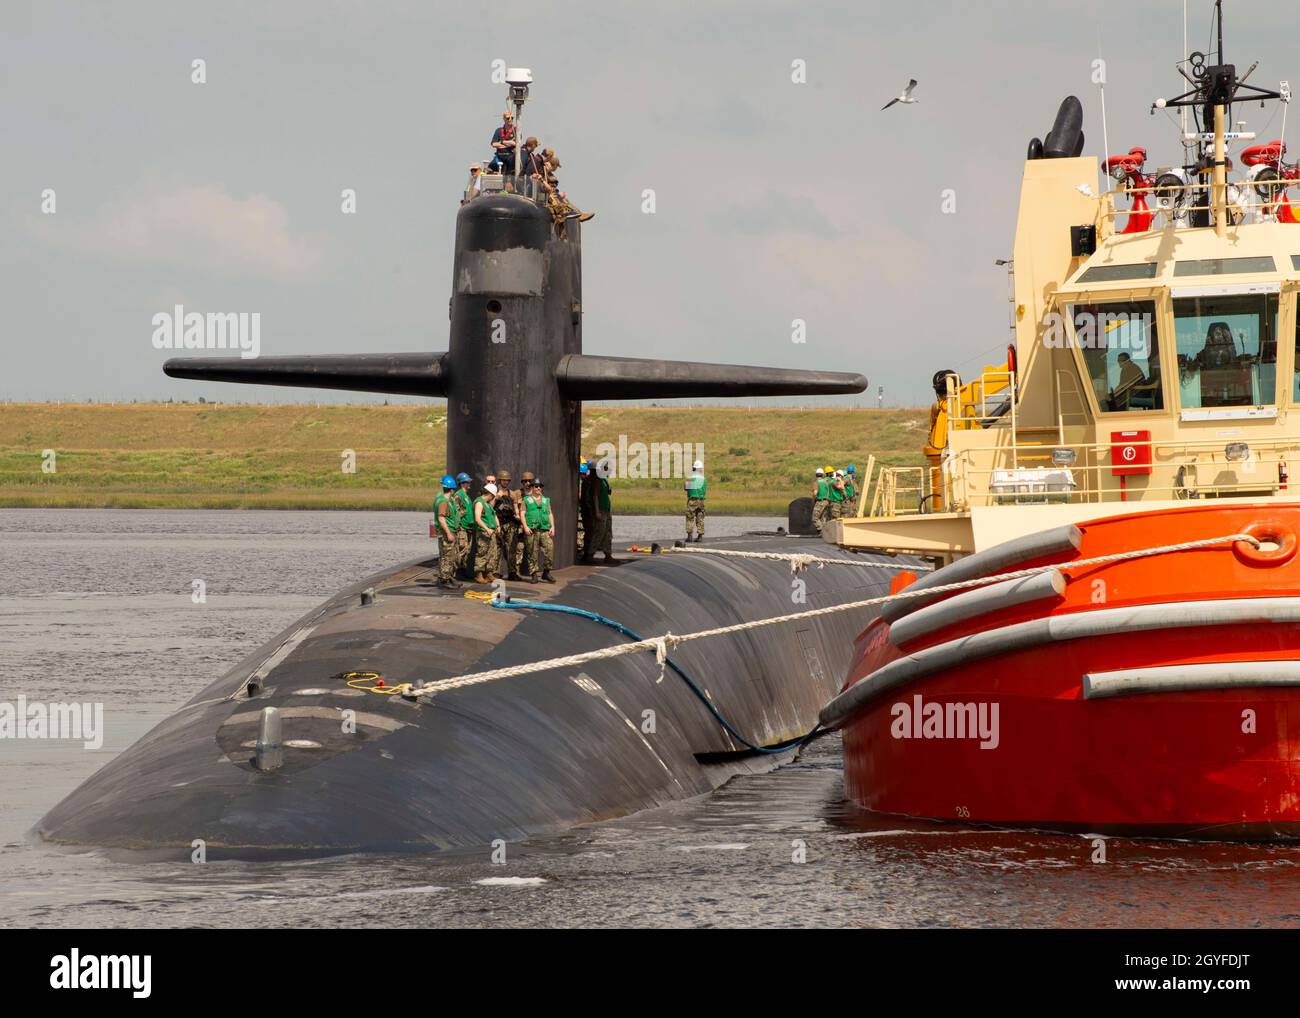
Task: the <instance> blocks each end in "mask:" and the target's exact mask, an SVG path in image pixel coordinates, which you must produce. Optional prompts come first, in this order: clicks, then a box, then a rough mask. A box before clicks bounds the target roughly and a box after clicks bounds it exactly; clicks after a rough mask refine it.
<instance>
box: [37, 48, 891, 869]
mask: <svg viewBox="0 0 1300 1018" xmlns="http://www.w3.org/2000/svg"><path fill="white" fill-rule="evenodd" d="M508 76H509V82H510V101H512V102H514V104H515V110H516V123H520V122H521V120H522V112H523V104H524V102H525V101H526V99H527V97H528V84H529V82H531V74H530V73H529V72H527V71H523V70H513V71H511V72H509V75H508ZM482 179H483V181H484V184H483V190H482V193H478V192H475V191H467V192H466V195H465V196H464V198H463V200H462V204H461V207H460V209H459V212H458V213H457V215H456V223H455V253H454V266H453V274H452V285H451V298H450V304H449V317H450V326H449V343H448V349H447V350H446V351H443V352H432V353H393V354H383V353H362V354H355V355H332V356H281V357H260V358H255V359H240V358H207V357H189V356H187V357H182V358H175V359H172V360H169V361H167V362H166V364H165V365H164V370H165V372H166V374H167V375H169V376H171V377H173V378H178V379H198V380H202V381H207V382H210V381H224V382H236V383H241V382H242V383H258V384H274V385H286V386H306V387H312V388H331V389H343V390H351V391H363V392H373V393H387V394H397V395H413V396H427V397H437V398H445V399H446V401H447V410H448V412H447V447H446V456H447V459H446V462H447V465H448V469H449V470H451V471H452V472H457V471H467V472H469V473H470V474H472V475H473V476H474V477H475V479H476V481H481V479H482V477H483V476H484V475H485V474H486V473H490V472H493V471H497V470H502V469H510V470H512V471H513V472H514V476H516V477H517V476H519V475H520V473H521V472H522V471H524V470H532V471H534V472H535V473H536V474H537V476H539V477H542V478H545V479H547V480H548V481H549V482H550V484H549V493H550V495H551V499H552V504H553V508H554V512H555V520H556V537H555V564H554V565H555V568H554V569H553V571H552V572H553V575H554V577H555V579H556V581H557V582H556V583H555V584H554V585H553V586H547V587H544V588H540V592H539V588H538V587H534V586H529V587H527V592H526V594H525V593H524V588H515V587H507V588H506V590H505V591H504V592H500V591H498V594H497V596H496V597H495V598H494V599H493V600H490V601H489V600H486V599H485V598H484V597H482V596H480V597H474V596H465V592H464V591H461V590H448V589H444V588H440V587H438V586H436V585H435V581H436V578H437V572H436V559H433V558H429V557H422V558H420V559H417V560H415V561H411V562H406V563H404V564H400V565H397V566H395V567H393V568H390V569H387V570H385V571H383V572H380V573H378V574H376V575H373V576H369V577H365V578H363V579H361V580H359V581H358V582H357V583H356V584H354V585H353V586H351V587H349V588H348V589H346V590H343V591H341V592H340V593H338V594H336V595H335V596H334V597H332V598H330V599H329V600H328V601H326V602H325V603H324V604H322V605H320V606H319V607H318V608H316V609H314V610H313V611H311V612H309V613H308V614H307V615H305V616H304V617H302V618H301V619H299V620H298V621H296V622H295V623H293V624H292V625H291V626H289V628H288V629H286V630H285V631H284V632H282V633H280V634H278V635H277V636H275V637H274V638H273V639H271V640H270V641H268V642H267V643H265V644H263V645H262V646H260V647H258V648H257V649H255V650H253V651H252V652H251V653H249V654H248V655H247V656H246V657H245V658H244V659H242V660H241V661H239V662H238V663H236V664H235V665H234V666H233V667H232V668H231V669H230V670H229V671H227V672H225V674H223V675H221V676H220V677H219V678H216V679H215V680H214V681H213V682H211V683H210V684H209V685H208V686H206V688H204V689H202V690H201V691H200V692H199V693H198V694H197V695H195V696H194V697H193V698H192V699H191V700H189V702H187V703H185V704H184V705H183V706H181V707H180V708H179V709H178V710H177V711H176V712H175V713H174V714H173V715H172V716H170V717H168V718H167V719H165V720H164V721H162V722H161V723H160V724H159V725H157V726H156V727H155V728H154V729H152V730H151V731H150V732H148V733H147V734H145V735H144V736H143V737H141V738H140V739H139V741H138V742H136V743H135V744H134V745H132V746H131V747H129V748H128V749H127V750H125V751H124V752H122V753H121V754H119V755H118V756H117V757H115V758H114V759H112V760H111V761H109V762H108V763H107V764H105V765H104V766H103V767H102V768H101V769H100V770H99V771H97V772H96V773H95V774H93V775H92V776H91V777H90V778H89V779H87V780H86V781H85V782H84V783H83V784H82V785H81V786H80V787H79V788H77V789H76V790H75V791H73V792H72V793H71V794H70V795H68V796H67V797H66V798H65V799H64V800H63V801H61V802H60V803H58V804H57V805H56V806H55V807H54V808H53V809H51V810H50V812H49V813H48V814H47V815H46V816H45V817H44V818H43V819H42V820H41V821H40V822H39V823H38V824H37V827H36V828H35V830H34V834H35V835H36V836H37V837H38V838H39V839H42V840H43V841H44V842H46V843H48V844H50V845H52V846H57V847H64V848H69V849H74V850H75V849H98V850H105V851H108V852H109V853H111V854H114V855H115V856H123V857H126V858H147V859H157V858H183V857H186V856H189V855H190V853H191V851H192V849H193V846H194V844H195V843H196V842H197V841H201V842H202V843H203V844H204V846H205V849H206V854H207V858H208V859H209V860H217V859H262V858H289V857H304V856H328V855H338V854H345V853H354V852H391V851H403V852H430V851H450V850H459V849H472V848H483V847H486V846H489V845H491V844H492V843H494V842H497V841H499V840H504V841H513V840H520V839H523V838H527V837H530V836H536V835H539V834H546V833H554V832H557V831H561V830H565V829H568V828H571V827H574V826H577V825H580V824H584V823H590V822H593V821H598V820H603V819H609V818H613V817H618V816H623V815H626V814H629V813H632V812H636V811H638V810H642V809H646V808H650V807H654V806H658V805H662V804H665V803H668V802H671V801H674V800H679V799H683V798H688V797H693V796H697V795H702V794H705V793H707V792H709V791H711V790H712V789H714V788H716V787H718V786H719V785H721V784H722V783H723V782H725V781H726V780H728V779H729V778H730V777H732V776H733V775H735V774H737V773H741V772H745V771H753V770H758V769H767V768H770V767H772V766H775V765H776V764H777V763H779V762H781V761H783V760H788V759H789V758H790V756H791V755H792V754H793V753H795V752H796V751H797V749H798V747H799V746H800V745H801V744H802V741H801V740H803V739H804V738H805V736H806V735H807V734H808V733H809V732H810V731H811V730H813V729H814V726H815V725H816V723H817V715H818V711H819V710H820V709H821V707H822V705H823V704H825V703H826V702H827V701H828V700H829V699H831V698H832V697H833V696H834V695H835V694H836V693H837V692H838V691H839V689H840V686H841V682H842V679H843V676H844V675H845V674H846V673H847V670H848V668H849V665H850V661H851V657H852V653H853V646H854V639H855V637H856V636H857V634H858V633H859V632H860V631H861V629H862V627H863V625H864V624H865V622H866V621H867V619H866V618H865V617H864V616H866V615H867V612H866V611H863V612H840V613H837V614H831V615H826V616H822V617H818V618H814V619H807V620H800V621H797V622H792V623H790V624H783V625H773V626H768V627H766V628H762V629H756V630H752V631H746V632H736V633H730V634H726V635H720V636H717V637H716V638H711V639H704V640H698V641H694V642H691V643H689V644H683V645H681V646H679V647H676V648H675V649H674V650H673V651H672V653H671V656H670V658H669V661H668V664H669V665H670V666H671V667H670V668H669V669H664V668H663V667H662V666H661V665H660V664H659V663H657V661H656V655H655V654H654V653H639V652H638V653H635V654H627V655H624V656H619V657H610V658H606V659H600V660H594V661H590V662H587V663H585V664H584V665H582V666H581V667H569V668H563V667H558V668H551V669H548V670H543V671H535V672H532V673H529V674H523V675H517V676H511V677H507V678H503V679H501V680H499V681H492V682H482V683H478V684H473V685H467V686H465V687H464V688H455V689H450V690H448V691H446V692H440V693H438V694H437V695H432V696H413V695H408V694H409V691H410V690H411V689H412V688H417V687H423V688H425V689H428V688H431V686H432V687H436V684H437V683H439V682H444V681H446V680H451V679H455V678H458V677H466V676H473V675H475V674H477V673H482V672H485V671H490V670H494V669H500V668H505V667H509V666H513V665H521V664H527V663H530V662H539V661H544V660H546V659H550V658H555V657H557V656H561V655H568V654H574V653H578V652H582V651H590V650H598V649H601V648H607V647H613V646H616V645H618V644H625V643H627V642H628V641H629V639H631V638H634V637H636V636H637V635H638V634H639V635H640V636H643V637H655V636H659V635H662V634H665V633H689V632H693V631H697V630H701V629H705V628H712V627H725V626H732V625H735V624H737V623H743V622H746V621H750V620H756V619H763V618H774V617H777V616H782V615H787V614H791V613H793V612H796V611H801V610H807V609H812V608H817V607H823V606H830V605H836V604H842V603H847V602H850V601H856V600H861V599H864V598H869V597H874V596H879V595H881V594H883V593H886V592H887V588H888V586H889V582H890V575H891V573H890V571H889V570H888V569H886V568H875V569H873V568H866V569H862V568H858V569H854V568H844V569H838V568H823V569H814V570H809V571H808V572H805V573H804V574H802V576H801V577H798V578H794V579H792V576H791V568H790V563H789V562H788V561H782V560H779V559H763V558H749V557H740V556H727V555H717V554H708V553H707V551H708V550H710V549H717V550H721V551H727V550H731V551H750V552H755V551H756V552H776V553H784V554H790V553H795V552H806V551H807V550H808V549H809V545H810V543H814V540H815V539H810V538H808V537H806V536H804V537H800V536H794V535H791V534H789V533H784V532H782V531H777V532H775V533H765V534H749V535H745V536H740V537H735V538H729V539H711V540H710V542H709V544H708V545H707V547H706V553H703V554H673V553H671V551H670V553H667V554H665V553H657V554H638V553H633V554H632V555H631V556H630V557H628V558H625V559H624V561H623V563H622V564H621V565H620V566H619V567H618V568H610V567H608V566H603V565H601V566H588V565H583V564H581V563H577V562H575V530H576V516H577V480H578V474H577V464H578V460H579V453H580V449H579V442H580V437H581V414H582V403H583V401H585V400H622V399H647V398H673V397H699V398H704V397H751V396H774V395H808V394H834V393H856V392H861V391H862V390H863V389H864V388H865V387H866V385H867V380H866V378H864V377H863V376H862V375H860V374H855V373H844V372H825V371H813V370H786V369H777V368H765V367H752V366H736V365H723V364H703V363H693V362H683V361H670V360H660V359H642V358H628V357H608V356H598V355H591V354H586V353H584V352H583V348H582V347H583V344H582V317H583V316H582V228H583V224H582V223H580V222H578V221H576V220H574V219H569V220H567V221H566V220H563V219H562V218H560V217H556V216H553V215H552V210H551V209H549V208H548V206H547V203H546V201H545V200H544V196H542V195H540V194H538V193H535V189H534V188H533V187H531V186H530V182H529V181H527V180H526V179H524V178H522V177H521V176H519V175H518V173H517V170H516V175H515V176H514V177H511V176H510V175H509V174H496V175H489V174H484V175H482ZM503 326H504V328H503ZM502 333H504V337H505V341H504V342H501V341H497V340H499V338H500V336H501V335H502ZM524 406H526V407H527V415H528V426H527V427H518V420H519V414H520V412H521V408H522V407H524ZM706 462H707V461H706ZM430 480H431V484H436V480H437V479H436V478H431V479H430ZM615 497H616V498H617V487H616V488H615ZM616 507H617V506H616ZM815 543H816V548H815V551H816V554H817V555H819V556H822V557H826V558H840V559H846V560H853V561H862V560H874V561H879V562H882V563H889V562H892V561H894V560H892V559H891V558H890V557H889V556H888V555H886V554H883V553H863V552H854V551H851V550H846V549H842V548H838V547H836V546H834V545H830V544H822V543H820V542H815ZM691 551H692V552H694V551H695V549H694V548H692V549H691ZM621 554H622V553H621ZM897 563H898V567H899V568H904V567H905V565H906V563H905V562H904V561H903V560H901V559H900V560H897ZM800 584H802V585H804V586H803V587H802V589H801V593H802V595H803V596H802V597H801V598H797V599H796V598H795V597H794V595H793V594H792V591H793V590H794V588H795V587H796V586H798V585H800ZM480 590H481V588H480ZM548 609H558V610H548ZM602 623H604V624H602Z"/></svg>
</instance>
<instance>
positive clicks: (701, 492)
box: [683, 460, 708, 544]
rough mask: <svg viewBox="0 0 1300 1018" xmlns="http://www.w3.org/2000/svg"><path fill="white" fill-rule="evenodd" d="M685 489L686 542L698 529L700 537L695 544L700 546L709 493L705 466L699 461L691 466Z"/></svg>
mask: <svg viewBox="0 0 1300 1018" xmlns="http://www.w3.org/2000/svg"><path fill="white" fill-rule="evenodd" d="M683 487H685V489H686V540H687V541H690V540H691V538H692V537H693V536H694V534H695V531H696V529H697V528H698V530H699V532H700V536H699V537H696V538H695V543H696V544H699V543H700V542H701V541H703V540H704V496H705V493H706V492H707V491H708V482H706V481H705V480H704V464H703V463H701V462H700V461H699V460H696V461H695V462H694V463H693V464H692V465H691V475H690V476H689V477H688V478H686V482H685V484H684V485H683Z"/></svg>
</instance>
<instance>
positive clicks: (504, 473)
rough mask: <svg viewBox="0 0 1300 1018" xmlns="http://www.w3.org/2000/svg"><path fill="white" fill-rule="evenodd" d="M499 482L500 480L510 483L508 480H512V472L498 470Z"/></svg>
mask: <svg viewBox="0 0 1300 1018" xmlns="http://www.w3.org/2000/svg"><path fill="white" fill-rule="evenodd" d="M497 480H498V481H508V480H510V471H509V470H498V471H497Z"/></svg>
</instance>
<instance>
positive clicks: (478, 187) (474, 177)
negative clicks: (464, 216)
mask: <svg viewBox="0 0 1300 1018" xmlns="http://www.w3.org/2000/svg"><path fill="white" fill-rule="evenodd" d="M482 193H483V167H482V166H480V165H479V164H478V163H470V164H469V186H468V187H467V188H465V199H464V201H462V202H461V204H462V205H463V204H464V203H465V202H466V201H469V199H470V198H477V197H478V196H479V195H481V194H482Z"/></svg>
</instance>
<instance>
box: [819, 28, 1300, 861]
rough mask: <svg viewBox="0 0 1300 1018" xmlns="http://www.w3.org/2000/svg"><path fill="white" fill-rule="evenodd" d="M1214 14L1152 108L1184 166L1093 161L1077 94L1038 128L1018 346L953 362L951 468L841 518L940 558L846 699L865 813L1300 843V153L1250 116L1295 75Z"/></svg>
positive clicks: (938, 422) (942, 428) (886, 546)
mask: <svg viewBox="0 0 1300 1018" xmlns="http://www.w3.org/2000/svg"><path fill="white" fill-rule="evenodd" d="M1215 6H1216V12H1215V13H1216V17H1217V22H1218V54H1217V57H1216V58H1215V59H1207V58H1206V56H1205V54H1203V53H1199V52H1194V53H1192V54H1190V55H1189V56H1188V57H1187V59H1186V60H1185V61H1183V62H1182V63H1180V65H1179V71H1180V73H1181V74H1182V75H1183V77H1184V78H1185V79H1187V81H1188V82H1189V83H1190V84H1191V86H1192V87H1191V90H1190V91H1188V92H1186V93H1185V94H1183V95H1180V96H1178V97H1176V98H1174V99H1158V100H1156V102H1155V103H1154V104H1153V107H1152V109H1153V112H1154V111H1158V110H1171V111H1172V110H1177V111H1179V113H1180V114H1181V115H1182V117H1183V130H1182V138H1181V141H1182V143H1183V157H1182V161H1181V164H1180V165H1177V166H1170V167H1159V168H1150V167H1149V166H1148V158H1147V150H1146V149H1145V148H1143V147H1134V148H1132V149H1130V150H1129V151H1128V152H1126V153H1124V154H1122V155H1118V156H1115V155H1108V156H1107V157H1106V158H1105V159H1104V161H1102V162H1100V163H1099V161H1098V159H1097V158H1096V157H1095V156H1085V155H1081V154H1080V153H1081V152H1082V150H1083V144H1084V139H1083V134H1082V130H1081V125H1082V106H1081V105H1080V103H1079V101H1078V99H1077V98H1075V97H1073V96H1072V97H1069V98H1067V99H1066V100H1065V102H1064V103H1062V104H1061V108H1060V111H1059V113H1058V115H1057V118H1056V121H1055V123H1054V125H1053V127H1052V130H1051V131H1050V132H1049V133H1048V134H1047V135H1046V137H1045V138H1043V139H1042V140H1041V141H1040V140H1039V139H1037V138H1035V139H1034V140H1032V141H1031V142H1030V144H1029V150H1028V158H1027V159H1026V161H1025V164H1024V179H1023V184H1022V189H1021V199H1020V208H1019V218H1018V223H1017V231H1016V239H1015V250H1014V259H1013V261H1012V262H1011V264H1010V272H1011V273H1012V276H1011V294H1012V296H1011V320H1012V328H1013V331H1014V342H1013V343H1012V345H1011V346H1010V347H1009V349H1008V356H1007V360H1006V362H1005V363H1004V364H1002V365H997V366H990V367H986V368H984V369H983V370H982V371H981V373H980V374H979V376H978V377H976V378H974V379H970V380H964V379H962V378H961V377H960V376H958V375H957V374H956V373H955V372H951V371H941V372H939V373H938V374H937V375H936V376H935V387H936V396H937V398H936V402H935V406H934V408H933V409H932V411H931V431H930V438H929V442H928V444H927V447H926V454H927V457H928V459H929V464H928V465H927V466H924V467H920V468H915V467H912V468H891V469H883V470H881V471H879V473H878V474H876V472H875V471H874V470H871V473H872V474H876V476H874V478H872V477H868V484H869V485H870V488H871V490H870V492H868V491H865V490H864V491H863V495H862V499H861V502H860V504H859V507H858V510H857V515H856V516H854V517H851V518H846V519H842V520H839V521H836V522H834V523H832V524H831V525H830V526H828V527H827V530H826V533H825V535H824V537H825V539H826V540H828V541H831V542H834V543H836V544H838V545H840V546H841V547H843V548H847V549H853V550H857V551H866V550H871V551H880V552H890V553H905V554H911V555H920V556H924V557H926V558H929V559H930V560H931V561H933V563H934V564H935V565H936V566H938V567H940V568H937V569H936V570H935V571H934V572H931V573H928V574H924V575H923V576H922V577H921V578H919V579H918V578H917V577H916V576H915V575H909V574H906V573H905V574H902V575H900V576H899V577H898V578H896V580H895V582H894V585H893V588H892V591H893V592H894V593H904V594H906V595H908V596H906V597H902V598H898V599H896V600H892V601H891V602H889V603H887V604H886V605H885V608H884V610H883V612H882V613H881V616H880V618H878V619H876V620H874V621H873V622H871V624H870V625H868V626H867V628H866V629H865V630H863V631H862V632H861V634H860V635H859V636H858V638H857V640H856V642H855V653H854V657H853V662H852V665H851V666H850V669H849V672H848V678H847V681H846V682H845V684H844V686H843V689H842V691H841V692H840V693H839V694H838V695H837V696H836V697H835V698H834V699H832V700H831V701H830V702H829V703H827V704H826V706H825V707H824V708H823V710H822V711H821V715H820V717H821V722H822V723H823V724H824V725H826V726H829V727H833V728H839V729H841V730H842V733H843V742H844V757H845V772H846V790H847V794H848V795H849V797H850V798H851V799H852V800H853V801H854V802H856V803H857V804H859V805H861V806H862V807H865V808H866V809H868V810H872V811H877V812H881V813H887V814H899V815H906V816H911V817H918V818H929V819H933V820H939V821H953V822H961V823H978V824H987V825H994V826H1010V827H1031V828H1039V829H1050V830H1062V831H1074V832H1096V833H1099V834H1121V835H1132V836H1167V837H1194V838H1208V839H1294V838H1296V837H1300V596H1297V594H1300V558H1297V555H1296V551H1297V534H1300V500H1298V499H1297V498H1296V496H1295V494H1294V493H1293V492H1292V491H1291V490H1290V486H1289V475H1290V467H1291V463H1292V461H1293V460H1294V459H1295V458H1296V456H1297V450H1300V330H1298V329H1297V309H1296V300H1297V293H1300V229H1298V228H1297V223H1296V218H1295V216H1294V214H1293V212H1292V205H1291V202H1290V200H1289V199H1288V192H1289V190H1290V189H1291V188H1293V187H1295V186H1296V185H1297V183H1300V167H1298V166H1297V164H1296V163H1288V162H1287V161H1286V153H1287V149H1286V145H1285V142H1284V139H1277V140H1272V141H1267V142H1262V143H1261V142H1260V141H1259V140H1258V139H1256V138H1255V137H1254V135H1253V134H1250V133H1249V132H1246V131H1244V130H1229V128H1228V125H1229V124H1231V123H1232V109H1233V104H1234V103H1243V102H1245V101H1247V100H1250V101H1256V100H1258V101H1260V102H1261V104H1262V103H1264V102H1268V101H1280V102H1282V103H1288V102H1289V100H1290V93H1289V89H1288V88H1287V85H1286V83H1285V82H1283V83H1282V86H1281V89H1280V90H1278V91H1272V90H1268V89H1264V88H1260V87H1256V86H1254V85H1250V84H1247V83H1246V80H1245V79H1246V78H1247V77H1249V75H1250V71H1248V72H1246V74H1244V75H1239V74H1238V73H1237V69H1236V67H1235V66H1234V65H1233V64H1229V63H1227V62H1226V61H1225V59H1224V56H1223V25H1222V7H1221V3H1219V4H1216V5H1215ZM1216 61H1217V62H1216ZM1251 70H1252V71H1253V70H1254V68H1253V67H1252V68H1251ZM1189 114H1190V116H1191V119H1192V121H1193V123H1191V124H1188V123H1187V118H1188V115H1189ZM1283 124H1285V119H1283ZM1238 126H1240V125H1238ZM1238 145H1241V146H1242V148H1241V149H1240V150H1238V151H1235V152H1234V151H1232V150H1233V149H1235V148H1236V146H1238ZM1230 154H1232V155H1235V157H1236V161H1237V162H1238V163H1240V164H1242V166H1244V167H1247V168H1248V169H1247V170H1246V172H1245V173H1244V175H1243V176H1241V177H1239V178H1238V179H1236V180H1233V179H1230V174H1232V175H1235V173H1236V167H1234V165H1233V160H1232V159H1230V158H1229V155H1230ZM1101 171H1104V172H1105V173H1106V174H1107V175H1108V176H1110V177H1112V178H1113V179H1114V181H1115V182H1116V186H1115V187H1114V188H1113V189H1110V190H1108V191H1106V192H1105V193H1098V190H1099V189H1094V185H1095V182H1096V181H1097V180H1098V179H1099V173H1100V172H1101ZM1188 546H1190V547H1188ZM1097 559H1103V560H1104V561H1101V562H1097V561H1096V560H1097ZM1009 574H1010V576H1011V578H1009ZM954 584H958V585H964V586H959V587H957V588H956V589H947V590H945V591H942V592H940V593H936V594H927V593H926V591H928V590H931V589H932V588H945V587H946V588H952V585H954Z"/></svg>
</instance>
